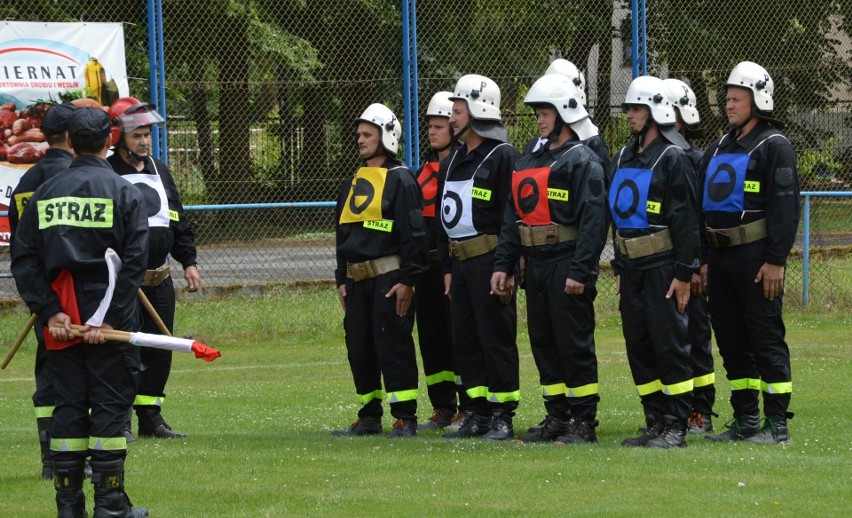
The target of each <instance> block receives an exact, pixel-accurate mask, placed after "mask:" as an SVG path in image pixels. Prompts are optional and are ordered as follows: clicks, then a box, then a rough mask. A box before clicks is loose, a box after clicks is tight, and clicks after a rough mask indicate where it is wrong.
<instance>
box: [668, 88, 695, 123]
mask: <svg viewBox="0 0 852 518" xmlns="http://www.w3.org/2000/svg"><path fill="white" fill-rule="evenodd" d="M663 84H664V85H665V87H666V95H667V96H668V98H669V102H670V103H672V105H674V107H675V108H677V110H678V112H679V113H680V118H681V119H682V120H683V123H684V124H685V125H686V126H687V127H688V128H694V127H696V126H698V125H699V124H700V123H701V116H700V115H699V114H698V101H697V99H696V97H695V92H693V91H692V88H690V87H689V85H687V84H686V83H684V82H683V81H681V80H680V79H664V80H663Z"/></svg>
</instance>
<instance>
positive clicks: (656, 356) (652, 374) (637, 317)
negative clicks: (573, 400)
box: [619, 263, 692, 424]
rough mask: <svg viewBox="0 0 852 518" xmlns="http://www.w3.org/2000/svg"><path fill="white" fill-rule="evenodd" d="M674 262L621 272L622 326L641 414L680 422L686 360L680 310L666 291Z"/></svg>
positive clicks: (688, 392)
mask: <svg viewBox="0 0 852 518" xmlns="http://www.w3.org/2000/svg"><path fill="white" fill-rule="evenodd" d="M672 279H674V263H672V264H669V265H665V266H660V267H657V268H651V269H649V270H642V271H639V270H629V269H627V270H625V271H623V272H622V273H621V300H620V301H619V310H620V311H621V321H622V332H623V334H624V340H625V343H626V345H627V360H628V362H629V363H630V372H631V374H632V375H633V382H634V383H635V384H636V387H637V389H638V390H639V396H640V399H641V400H642V406H643V408H644V411H645V415H646V416H654V418H655V419H656V420H657V422H660V421H661V419H660V418H661V417H662V416H663V415H666V414H668V415H671V416H674V417H676V418H677V419H678V420H679V421H681V422H682V423H684V424H685V423H686V421H687V419H688V417H689V413H690V411H691V410H692V389H691V385H692V360H691V358H690V343H689V333H688V331H687V320H688V317H687V315H686V313H685V312H684V313H680V312H678V310H677V300H676V297H675V296H674V295H672V297H671V298H670V299H666V293H667V292H668V290H669V286H671V282H672Z"/></svg>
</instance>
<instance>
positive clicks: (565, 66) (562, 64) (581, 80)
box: [544, 58, 588, 106]
mask: <svg viewBox="0 0 852 518" xmlns="http://www.w3.org/2000/svg"><path fill="white" fill-rule="evenodd" d="M548 74H559V75H563V76H565V77H567V78H568V79H570V80H571V82H572V83H574V84H575V85H576V86H577V88H579V89H580V93H581V95H582V99H581V101H582V103H583V106H587V105H588V103H587V102H586V76H585V75H583V71H582V70H580V69H579V68H577V65H575V64H574V63H571V62H570V61H568V60H567V59H562V58H559V59H554V60H553V61H551V62H550V65H549V66H548V67H547V70H545V71H544V75H548Z"/></svg>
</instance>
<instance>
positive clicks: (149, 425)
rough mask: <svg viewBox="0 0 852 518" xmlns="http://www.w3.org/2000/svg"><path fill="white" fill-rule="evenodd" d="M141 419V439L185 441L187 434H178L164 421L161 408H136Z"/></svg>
mask: <svg viewBox="0 0 852 518" xmlns="http://www.w3.org/2000/svg"><path fill="white" fill-rule="evenodd" d="M136 415H137V417H138V418H139V437H157V438H159V439H183V438H184V437H186V434H185V433H181V432H176V431H174V430H172V427H171V426H169V424H168V423H167V422H166V420H165V419H163V416H162V415H161V414H160V408H159V407H136Z"/></svg>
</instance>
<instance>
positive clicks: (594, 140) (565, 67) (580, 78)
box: [518, 58, 610, 434]
mask: <svg viewBox="0 0 852 518" xmlns="http://www.w3.org/2000/svg"><path fill="white" fill-rule="evenodd" d="M550 74H559V75H562V76H565V77H567V78H568V80H570V81H571V83H572V84H574V85H575V86H576V87H577V89H578V91H579V96H580V100H581V103H582V105H583V108H585V109H587V110H588V106H589V105H588V101H587V98H586V76H585V75H584V74H583V72H582V71H581V70H580V69H579V68H577V65H575V64H574V63H572V62H570V61H568V60H567V59H562V58H558V59H554V60H553V61H551V62H550V65H548V67H547V70H545V71H544V75H550ZM583 124H584V125H585V126H587V128H588V130H587V131H585V134H588V135H589V137H588V138H581V139H580V140H581V142H582V143H583V144H585V145H586V147H588V148H589V149H591V150H592V151H593V152H594V153H595V155H597V157H598V158H600V160H601V162H602V163H603V168H604V171H606V170H608V169H609V157H610V153H609V148H608V147H607V145H606V142H604V139H603V138H602V137H601V136H600V133H598V128H597V126H595V125H594V123H593V122H592V118H591V116H589V117H588V118H587V119H584V122H583ZM546 143H547V136H546V135H545V136H542V135H537V136H535V137H533V138H531V139H530V140H529V141H528V142H527V145H526V147H525V148H524V155H531V154H532V153H534V152H536V151H538V150H539V149H541V148H542V147H543V146H544V145H545V144H546ZM519 265H520V272H519V275H518V278H519V284H520V287H521V288H524V287H525V284H526V283H525V282H524V278H525V276H526V257H525V256H524V255H523V254H522V255H521V257H520V261H519ZM595 275H597V271H596V273H595ZM548 415H549V414H548ZM548 422H549V419H548V418H547V416H545V418H544V419H543V420H542V421H541V422H540V423H539V424H537V425H536V426H531V427H529V428H528V429H527V433H530V434H538V433H540V432H541V428H542V426H544V425H545V424H546V423H548Z"/></svg>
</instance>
